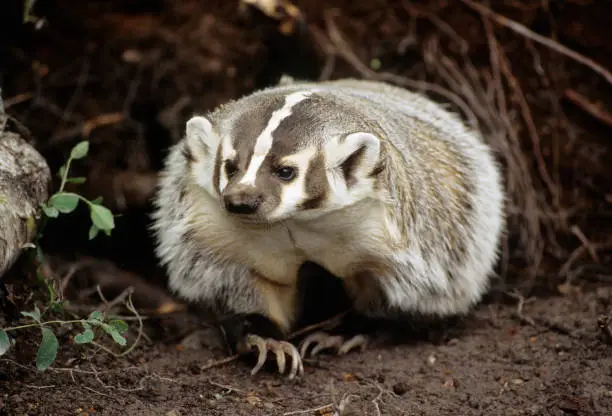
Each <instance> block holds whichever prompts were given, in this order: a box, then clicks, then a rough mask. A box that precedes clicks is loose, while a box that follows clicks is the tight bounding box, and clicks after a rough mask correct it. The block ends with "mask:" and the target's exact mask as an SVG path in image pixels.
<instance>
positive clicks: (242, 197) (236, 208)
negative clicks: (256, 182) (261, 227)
mask: <svg viewBox="0 0 612 416" xmlns="http://www.w3.org/2000/svg"><path fill="white" fill-rule="evenodd" d="M226 191H227V192H223V204H224V205H225V209H226V210H227V211H228V212H231V213H232V214H246V215H248V214H255V213H257V211H258V210H259V207H260V206H261V203H262V202H263V195H261V193H259V192H257V191H256V190H255V189H253V188H250V187H249V188H246V187H239V188H236V189H231V190H230V189H226Z"/></svg>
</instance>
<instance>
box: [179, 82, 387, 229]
mask: <svg viewBox="0 0 612 416" xmlns="http://www.w3.org/2000/svg"><path fill="white" fill-rule="evenodd" d="M377 126H378V125H377V123H376V122H374V121H373V120H367V118H366V117H364V115H363V114H360V113H359V112H358V111H357V110H356V109H354V106H352V105H351V103H350V102H348V101H346V100H341V99H339V98H338V97H337V96H335V95H333V94H331V93H329V92H327V91H321V90H314V89H313V90H302V91H299V90H298V91H287V90H281V91H278V90H276V91H275V90H267V91H266V90H264V91H260V92H258V93H255V94H253V95H251V96H248V97H244V98H242V99H240V100H237V101H235V102H233V103H231V104H228V105H226V106H223V107H221V108H220V109H218V110H217V111H216V112H213V113H212V114H210V115H209V116H208V117H204V116H194V117H192V118H191V119H190V120H189V121H188V122H187V126H186V140H185V142H184V146H185V149H186V151H185V152H184V154H185V155H186V157H188V158H190V159H191V169H190V173H191V175H193V178H194V180H195V182H196V183H197V184H199V185H200V186H201V187H203V188H204V189H205V190H206V191H207V192H208V193H209V194H210V195H211V196H213V197H214V198H216V199H218V201H219V202H220V205H221V207H222V209H223V210H225V211H226V212H227V213H228V214H229V215H230V216H232V217H235V218H237V219H240V220H241V221H244V222H249V223H272V222H276V221H281V220H286V219H289V218H292V219H307V218H313V217H317V216H320V215H323V214H325V213H328V212H330V211H333V210H336V209H339V208H342V207H345V206H347V205H351V204H354V203H356V202H358V201H360V200H363V199H364V198H368V197H371V196H372V195H373V193H374V190H375V187H376V180H377V176H378V174H379V173H380V172H381V170H382V169H383V168H382V166H383V165H382V163H381V159H382V158H381V141H380V138H379V136H380V130H379V128H378V129H377Z"/></svg>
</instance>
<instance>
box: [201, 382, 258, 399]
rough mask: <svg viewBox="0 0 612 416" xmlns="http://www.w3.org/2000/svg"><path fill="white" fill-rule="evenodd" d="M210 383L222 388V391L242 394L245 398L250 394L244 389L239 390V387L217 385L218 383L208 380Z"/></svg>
mask: <svg viewBox="0 0 612 416" xmlns="http://www.w3.org/2000/svg"><path fill="white" fill-rule="evenodd" d="M208 383H209V384H212V385H213V386H216V387H220V388H222V389H226V390H229V391H235V392H236V393H240V394H242V395H244V396H248V394H249V393H248V392H246V391H244V390H242V389H239V388H238V387H233V386H228V385H225V384H220V383H216V382H214V381H212V380H208Z"/></svg>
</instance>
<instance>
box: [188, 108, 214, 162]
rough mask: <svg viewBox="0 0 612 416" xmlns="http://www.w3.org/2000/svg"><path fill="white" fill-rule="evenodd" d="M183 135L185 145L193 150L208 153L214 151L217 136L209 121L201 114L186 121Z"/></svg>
mask: <svg viewBox="0 0 612 416" xmlns="http://www.w3.org/2000/svg"><path fill="white" fill-rule="evenodd" d="M185 130H186V131H185V135H186V137H187V145H188V146H189V148H190V149H191V150H192V151H194V152H198V151H202V150H204V152H206V153H207V154H208V155H210V154H214V153H215V152H216V149H217V146H218V145H219V137H218V136H217V134H216V133H215V132H214V130H213V126H212V124H211V122H210V121H209V120H208V119H207V118H206V117H203V116H194V117H192V118H190V119H189V121H187V125H186V129H185Z"/></svg>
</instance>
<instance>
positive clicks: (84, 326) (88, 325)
mask: <svg viewBox="0 0 612 416" xmlns="http://www.w3.org/2000/svg"><path fill="white" fill-rule="evenodd" d="M81 325H83V328H85V329H91V325H90V324H89V322H87V321H81Z"/></svg>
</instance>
